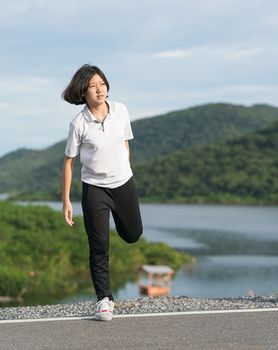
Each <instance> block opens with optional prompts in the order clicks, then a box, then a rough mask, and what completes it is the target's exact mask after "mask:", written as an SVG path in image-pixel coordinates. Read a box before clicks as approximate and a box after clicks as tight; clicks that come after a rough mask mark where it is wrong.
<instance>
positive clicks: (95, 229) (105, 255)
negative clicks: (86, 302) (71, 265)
mask: <svg viewBox="0 0 278 350" xmlns="http://www.w3.org/2000/svg"><path fill="white" fill-rule="evenodd" d="M82 209H83V217H84V224H85V229H86V232H87V235H88V242H89V263H90V272H91V276H92V281H93V284H94V287H95V291H96V294H97V297H98V300H101V299H102V298H104V297H108V298H109V299H110V300H113V296H112V294H111V291H110V274H109V215H110V207H109V197H108V196H107V194H106V193H105V191H103V189H102V188H99V187H96V186H92V185H88V184H85V183H83V191H82Z"/></svg>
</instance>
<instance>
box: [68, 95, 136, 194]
mask: <svg viewBox="0 0 278 350" xmlns="http://www.w3.org/2000/svg"><path fill="white" fill-rule="evenodd" d="M107 103H108V105H109V114H108V115H107V116H106V118H105V119H104V121H103V122H100V121H98V120H97V119H96V118H95V117H94V116H93V114H92V113H91V112H90V110H89V108H88V107H87V106H85V107H84V109H83V110H82V111H81V112H80V113H79V114H78V115H77V116H76V117H75V118H74V119H73V120H72V122H71V123H70V128H69V135H68V139H67V145H66V150H65V154H66V156H68V157H76V156H77V155H78V154H79V153H80V161H81V163H82V170H81V181H83V182H85V183H88V184H91V185H95V186H100V187H108V188H116V187H119V186H121V185H123V184H124V183H125V182H127V181H128V180H129V179H130V178H131V176H132V170H131V167H130V162H129V157H128V150H127V148H126V145H125V140H131V139H133V133H132V129H131V125H130V120H129V114H128V110H127V108H126V106H125V105H124V104H122V103H119V102H112V101H107Z"/></svg>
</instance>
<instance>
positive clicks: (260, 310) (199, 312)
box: [0, 308, 278, 324]
mask: <svg viewBox="0 0 278 350" xmlns="http://www.w3.org/2000/svg"><path fill="white" fill-rule="evenodd" d="M270 311H278V308H264V309H236V310H211V311H183V312H156V313H146V314H124V315H114V316H113V318H128V317H154V316H187V315H211V314H231V313H248V312H270ZM92 319H94V316H93V315H92V316H80V317H51V318H33V319H21V320H0V324H5V323H28V322H52V321H78V320H92Z"/></svg>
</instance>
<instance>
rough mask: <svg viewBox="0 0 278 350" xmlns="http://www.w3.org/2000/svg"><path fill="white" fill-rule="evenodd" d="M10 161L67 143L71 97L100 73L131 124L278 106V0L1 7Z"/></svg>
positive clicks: (36, 0) (30, 1)
mask: <svg viewBox="0 0 278 350" xmlns="http://www.w3.org/2000/svg"><path fill="white" fill-rule="evenodd" d="M0 6H1V13H0V47H1V51H0V52H1V54H0V123H1V127H0V156H3V155H4V154H6V153H9V152H11V151H15V150H17V149H19V148H28V149H43V148H46V147H49V146H51V145H53V144H54V143H56V142H59V141H61V140H64V139H65V138H66V137H67V133H68V126H69V123H70V121H71V120H72V119H73V118H74V116H75V115H76V114H77V113H78V112H79V111H80V110H81V109H82V106H74V105H70V104H68V103H67V102H65V101H63V100H62V98H61V94H62V92H63V90H64V88H65V87H66V85H67V84H68V82H69V81H70V79H71V77H72V75H73V74H74V72H75V71H76V70H77V69H78V68H79V67H80V66H82V65H83V64H85V63H89V64H92V65H97V66H99V67H100V68H101V69H102V70H103V71H104V73H105V74H106V76H107V78H108V80H109V83H110V87H111V89H110V92H109V98H110V100H114V101H120V102H123V103H125V104H126V105H127V107H128V110H129V113H130V119H131V121H133V120H136V119H140V118H146V117H151V116H155V115H159V114H163V113H167V112H169V111H173V110H179V109H184V108H188V107H193V106H197V105H201V104H204V103H209V102H227V103H234V104H243V105H247V106H249V105H252V104H257V103H267V104H271V105H274V106H278V102H277V98H278V82H277V77H278V45H277V44H278V2H277V0H245V1H242V0H186V1H182V0H171V1H164V0H139V1H137V0H134V1H130V0H117V1H115V0H101V1H95V0H55V1H53V0H13V1H6V0H5V1H4V0H0Z"/></svg>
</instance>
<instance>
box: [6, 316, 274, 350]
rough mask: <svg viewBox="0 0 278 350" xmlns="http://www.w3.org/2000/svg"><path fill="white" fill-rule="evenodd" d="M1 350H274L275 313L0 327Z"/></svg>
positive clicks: (44, 323) (157, 317) (78, 321)
mask: <svg viewBox="0 0 278 350" xmlns="http://www.w3.org/2000/svg"><path fill="white" fill-rule="evenodd" d="M0 349H1V350H31V349H34V350H58V349H59V350H87V349H90V350H93V349H100V350H103V349H104V350H109V349H113V350H115V349H121V350H125V349H136V350H138V349H144V350H146V349H182V350H187V349H188V350H191V349H194V350H195V349H196V350H210V349H219V350H225V349H237V350H247V349H250V350H251V349H252V350H259V349H260V350H272V349H273V350H274V349H275V350H277V349H278V311H269V312H245V313H227V314H223V313H222V314H201V315H200V314H196V315H173V316H172V315H170V316H150V317H132V318H120V317H119V318H114V319H113V321H112V322H99V321H94V320H68V321H44V322H42V321H39V322H27V323H1V324H0Z"/></svg>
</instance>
